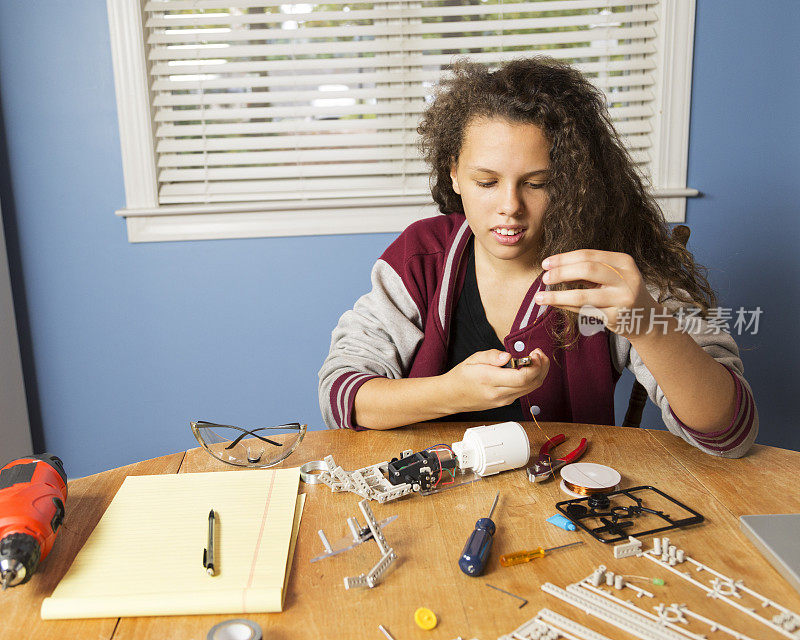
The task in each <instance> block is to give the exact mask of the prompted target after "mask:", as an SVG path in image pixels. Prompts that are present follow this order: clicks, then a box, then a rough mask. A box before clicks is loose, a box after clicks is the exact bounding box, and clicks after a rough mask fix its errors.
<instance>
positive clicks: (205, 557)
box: [203, 549, 208, 569]
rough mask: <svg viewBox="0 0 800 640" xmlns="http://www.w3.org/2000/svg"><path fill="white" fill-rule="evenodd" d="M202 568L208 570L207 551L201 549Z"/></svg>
mask: <svg viewBox="0 0 800 640" xmlns="http://www.w3.org/2000/svg"><path fill="white" fill-rule="evenodd" d="M203 567H204V568H206V569H208V549H203Z"/></svg>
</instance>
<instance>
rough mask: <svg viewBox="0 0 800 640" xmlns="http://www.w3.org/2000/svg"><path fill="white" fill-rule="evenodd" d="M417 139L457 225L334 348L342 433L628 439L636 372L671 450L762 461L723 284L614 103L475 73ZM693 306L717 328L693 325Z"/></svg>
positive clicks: (554, 70) (403, 247) (421, 231)
mask: <svg viewBox="0 0 800 640" xmlns="http://www.w3.org/2000/svg"><path fill="white" fill-rule="evenodd" d="M418 132H419V134H420V135H421V146H422V151H423V154H424V156H425V159H426V161H427V162H428V163H429V165H430V167H431V191H432V195H433V199H434V200H435V202H436V203H437V204H438V206H439V210H440V211H441V212H442V213H443V214H446V215H440V216H435V217H433V218H428V219H425V220H421V221H419V222H416V223H414V224H412V225H410V226H409V227H408V228H407V229H406V230H405V231H404V232H403V233H402V234H401V235H400V237H399V238H398V239H397V240H396V241H395V242H393V243H392V244H391V245H390V246H389V248H388V249H387V250H386V251H385V252H384V254H383V255H382V256H381V258H380V259H379V260H378V262H377V263H376V264H375V266H374V268H373V270H372V290H371V291H370V292H369V293H368V294H366V295H364V296H362V297H361V298H360V299H359V300H358V301H357V302H356V304H355V306H354V308H353V309H352V310H351V311H348V312H346V313H345V314H344V315H343V316H342V317H341V319H340V321H339V324H338V325H337V327H336V329H335V330H334V331H333V335H332V340H331V348H330V353H329V355H328V357H327V359H326V360H325V362H324V364H323V365H322V369H321V370H320V372H319V379H320V386H319V400H320V407H321V409H322V415H323V418H324V420H325V422H326V424H327V425H328V426H337V427H350V428H354V429H358V430H361V429H364V428H369V429H390V428H394V427H398V426H402V425H407V424H412V423H415V422H420V421H423V420H435V419H441V418H445V417H446V418H447V419H448V420H452V421H465V420H480V421H484V422H489V421H501V420H509V419H512V420H525V419H527V418H526V416H530V412H532V413H534V414H535V415H538V418H539V419H541V420H547V421H558V422H583V423H593V424H614V386H615V384H616V382H617V380H618V378H619V376H620V373H621V371H622V369H623V367H627V368H628V369H629V370H631V371H632V372H633V374H634V375H635V376H636V379H637V380H638V381H639V382H641V383H642V385H644V387H645V389H646V390H647V392H648V395H649V397H650V399H651V400H652V401H654V402H655V403H656V404H657V405H658V406H659V407H660V409H661V412H662V416H663V419H664V423H665V424H666V426H667V428H668V429H669V430H670V431H671V432H672V433H674V434H677V435H679V436H680V437H682V438H684V439H685V440H687V441H688V442H690V443H691V444H693V445H695V446H696V447H698V448H700V449H701V450H703V451H705V452H707V453H710V454H712V455H720V456H726V457H739V456H742V455H743V454H744V453H745V452H746V451H747V449H748V448H749V447H750V445H751V444H752V443H753V441H754V439H755V436H756V433H757V430H758V418H757V413H756V408H755V403H754V401H753V396H752V393H751V391H750V387H749V385H748V383H747V382H746V381H745V379H744V377H743V376H742V362H741V360H740V359H739V352H738V348H737V346H736V343H735V342H734V341H733V339H732V338H731V336H730V335H729V334H728V333H724V332H720V331H714V327H713V326H712V325H710V324H709V323H708V322H707V318H708V313H709V309H710V308H711V307H713V306H714V304H715V298H714V293H713V291H712V290H711V288H710V286H709V284H708V281H707V280H706V279H705V277H704V275H703V273H704V270H703V269H702V267H700V266H699V265H697V264H696V263H695V262H694V260H693V258H692V256H691V254H690V253H689V252H688V251H686V249H685V248H684V247H683V246H681V245H680V243H678V242H677V241H675V240H673V239H672V238H671V237H670V234H669V231H668V228H667V226H666V223H665V222H664V218H663V215H662V213H661V211H660V209H659V208H658V206H657V205H656V203H655V202H654V200H653V199H652V197H651V196H649V195H648V194H647V192H646V191H645V188H644V186H643V184H642V180H641V179H640V177H639V175H638V174H637V172H636V170H635V168H634V166H633V164H632V162H631V159H630V157H629V156H628V154H627V152H626V151H625V149H624V147H623V145H622V143H621V142H620V140H619V137H618V135H617V133H616V131H615V130H614V127H613V125H612V123H611V121H610V119H609V116H608V112H607V110H606V106H605V97H604V96H603V94H602V93H601V92H600V91H598V90H597V89H595V88H594V87H593V86H592V85H591V84H590V83H589V82H588V81H587V80H586V79H585V78H584V77H583V76H582V75H581V74H580V73H579V72H578V71H576V70H574V69H572V68H571V67H569V66H567V65H565V64H562V63H560V62H557V61H555V60H552V59H549V58H533V59H521V60H515V61H512V62H509V63H506V64H505V65H503V66H502V67H501V68H500V69H499V70H497V71H495V72H489V70H488V69H487V67H486V66H485V65H482V64H476V63H471V62H468V61H464V60H462V61H459V62H457V63H456V64H455V65H454V68H453V73H452V77H451V78H449V79H447V80H444V81H443V82H442V84H441V85H440V87H439V89H438V91H437V95H436V98H435V101H434V102H433V103H432V104H431V105H430V107H429V108H428V109H427V111H426V112H425V114H424V115H423V117H422V121H421V123H420V125H419V127H418ZM690 306H692V307H699V310H700V312H699V314H698V315H696V316H694V317H692V320H693V322H691V323H689V324H686V323H685V322H679V320H680V319H681V318H684V317H686V315H687V314H686V312H687V308H688V307H690ZM524 356H529V357H530V358H531V363H530V365H528V366H522V367H519V368H515V366H514V365H515V364H517V363H516V362H515V360H516V359H518V358H522V357H524ZM512 358H514V359H515V360H514V361H512Z"/></svg>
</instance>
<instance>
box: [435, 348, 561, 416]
mask: <svg viewBox="0 0 800 640" xmlns="http://www.w3.org/2000/svg"><path fill="white" fill-rule="evenodd" d="M530 357H531V360H532V361H531V364H530V365H528V366H526V367H521V368H519V369H506V368H504V365H505V364H507V363H508V361H509V360H510V359H511V355H510V354H509V353H506V352H505V351H498V350H497V349H490V350H489V351H478V352H477V353H473V354H472V355H471V356H470V357H469V358H467V359H466V360H464V361H463V362H461V363H460V364H458V365H456V366H455V367H453V368H452V369H451V370H450V371H448V372H447V373H445V374H443V375H444V378H445V379H446V381H447V388H448V390H449V395H450V397H449V398H447V399H445V402H446V403H447V404H452V405H453V411H452V413H461V412H464V411H482V410H484V409H493V408H495V407H504V406H506V405H509V404H511V403H512V402H514V401H515V400H516V399H517V398H520V397H522V396H524V395H527V394H529V393H530V392H531V391H533V390H535V389H538V388H539V387H541V386H542V383H543V382H544V379H545V378H546V377H547V372H548V371H549V369H550V360H549V359H548V358H547V356H546V355H544V353H543V352H542V350H541V349H536V350H535V351H532V352H531V354H530Z"/></svg>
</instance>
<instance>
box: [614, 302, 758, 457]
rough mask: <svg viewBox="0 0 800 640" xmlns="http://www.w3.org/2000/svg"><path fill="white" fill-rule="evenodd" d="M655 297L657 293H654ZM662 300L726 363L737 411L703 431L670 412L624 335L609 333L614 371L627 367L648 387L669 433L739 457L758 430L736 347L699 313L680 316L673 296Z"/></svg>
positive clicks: (712, 451) (707, 349) (705, 448)
mask: <svg viewBox="0 0 800 640" xmlns="http://www.w3.org/2000/svg"><path fill="white" fill-rule="evenodd" d="M654 297H656V296H655V295H654ZM662 304H663V305H664V306H665V307H666V308H667V309H668V310H669V311H670V313H671V314H672V315H673V316H678V317H679V322H680V323H681V326H682V327H685V330H686V333H688V334H689V335H690V336H691V337H692V338H693V339H694V341H695V342H697V344H698V345H700V347H702V349H703V351H705V352H706V353H708V354H709V355H710V356H711V357H713V358H714V360H716V361H717V362H719V363H720V364H722V365H723V366H725V368H726V369H727V370H728V371H729V372H730V374H731V376H732V377H733V380H734V384H735V386H736V411H735V414H734V417H733V420H732V422H731V424H730V425H728V427H726V428H725V429H723V430H721V431H717V432H713V433H702V432H699V431H695V430H693V429H692V428H691V427H689V426H687V425H685V424H684V423H683V422H681V421H680V420H679V419H678V417H677V416H676V415H675V414H674V413H673V411H672V409H671V408H670V406H669V402H668V401H667V398H666V396H665V395H664V392H663V391H662V390H661V387H660V386H659V385H658V383H657V382H656V380H655V378H654V377H653V375H652V374H651V373H650V371H649V370H648V369H647V367H646V366H645V364H644V362H643V361H642V358H641V357H640V356H639V354H638V353H637V352H636V349H634V348H633V347H632V346H631V343H630V342H629V341H628V340H627V339H626V338H622V337H620V336H618V335H617V334H615V333H612V334H611V340H610V343H611V359H612V362H613V363H614V366H615V368H616V369H617V371H622V369H623V368H627V369H628V370H630V371H631V372H632V373H633V375H634V376H635V377H636V380H638V381H639V383H640V384H641V385H642V386H643V387H644V388H645V390H646V391H647V395H648V397H649V398H650V400H652V401H653V402H654V403H655V404H656V406H658V407H659V408H660V409H661V417H662V418H663V420H664V424H665V425H666V427H667V429H669V431H670V432H671V433H674V434H675V435H677V436H679V437H681V438H683V439H684V440H686V441H687V442H688V443H690V444H692V445H694V446H695V447H697V448H699V449H701V450H702V451H705V452H706V453H709V454H711V455H715V456H722V457H725V458H740V457H741V456H743V455H744V454H745V453H746V452H747V450H748V449H749V448H750V447H751V445H752V444H753V442H754V441H755V438H756V434H757V433H758V412H757V410H756V405H755V401H754V399H753V393H752V390H751V388H750V385H749V384H748V383H747V380H745V378H744V375H743V374H744V367H743V366H742V361H741V358H740V357H739V347H738V346H737V345H736V342H735V341H734V339H733V337H732V336H731V335H730V333H728V332H727V331H724V330H722V329H721V328H719V327H717V326H714V325H712V324H710V323H709V322H708V321H707V320H705V319H703V318H700V317H699V316H697V317H691V318H690V321H686V320H682V319H680V315H681V312H680V311H679V310H680V309H681V308H682V307H683V305H681V304H680V303H677V302H676V301H675V300H674V299H670V300H667V301H666V302H663V303H662ZM684 311H685V307H684ZM656 330H658V329H656Z"/></svg>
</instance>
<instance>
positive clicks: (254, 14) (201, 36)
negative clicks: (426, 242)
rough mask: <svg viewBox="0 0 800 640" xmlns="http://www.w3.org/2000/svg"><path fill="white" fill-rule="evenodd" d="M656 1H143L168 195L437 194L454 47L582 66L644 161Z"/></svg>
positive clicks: (161, 175)
mask: <svg viewBox="0 0 800 640" xmlns="http://www.w3.org/2000/svg"><path fill="white" fill-rule="evenodd" d="M657 2H658V0H638V1H637V0H557V1H539V2H501V1H499V0H486V1H483V0H464V1H458V0H439V1H424V0H417V1H400V2H352V3H331V4H307V3H298V2H291V3H287V2H283V3H282V2H278V1H270V0H261V1H255V0H253V1H247V0H152V1H147V2H146V3H145V6H144V14H145V15H144V19H145V22H144V35H145V52H146V58H147V61H148V68H149V74H150V96H151V107H152V114H153V121H154V127H153V131H154V135H155V141H154V144H155V151H156V163H157V178H158V198H159V203H160V204H181V203H184V204H188V203H214V202H245V201H250V202H256V201H262V202H266V201H276V200H277V201H296V200H313V199H317V198H320V199H332V198H348V199H352V198H359V197H364V198H378V197H380V198H386V197H394V196H415V195H416V196H420V195H425V194H427V195H429V189H428V178H427V169H426V166H425V165H424V163H423V162H422V160H421V158H420V155H419V150H418V147H417V138H418V136H417V133H416V126H417V123H418V120H419V117H420V114H421V113H422V111H423V110H424V109H425V106H426V104H427V103H428V102H429V101H430V100H431V99H432V96H433V87H434V85H435V84H436V82H437V81H438V80H439V78H440V77H442V74H443V73H447V69H448V66H449V65H450V64H451V63H452V61H453V59H454V58H455V57H457V56H459V55H466V56H468V57H469V58H470V59H472V60H474V61H478V62H485V63H487V64H489V65H490V66H491V65H496V64H497V63H500V62H501V61H504V60H508V59H511V58H516V57H519V56H523V55H534V54H536V53H542V54H546V55H549V56H553V57H555V58H559V59H563V60H566V61H568V62H570V63H572V64H574V65H575V66H576V67H577V68H579V69H581V71H583V72H584V73H585V74H586V75H587V77H588V78H589V79H590V80H591V81H592V82H594V83H595V85H596V86H597V87H599V88H600V89H601V90H602V91H603V92H604V93H605V95H606V96H607V98H608V103H609V110H610V113H611V116H612V118H613V120H614V122H615V124H616V126H617V128H618V130H619V132H620V133H621V134H622V136H623V138H624V140H625V143H626V145H627V146H628V148H629V149H630V151H631V154H632V156H633V157H634V159H635V160H636V162H637V163H639V164H640V166H641V168H642V169H643V171H644V172H645V173H647V165H648V163H649V161H650V155H649V147H650V137H649V135H648V134H649V133H650V131H651V129H652V123H651V120H652V118H653V114H654V109H653V108H652V106H651V102H652V100H653V99H654V95H653V90H652V85H653V84H654V82H655V80H654V77H653V73H654V69H655V66H656V63H655V60H654V55H655V51H656V47H655V43H654V39H655V37H656V29H655V27H654V23H655V21H656V20H657V17H658V16H657V14H656V13H655V11H654V7H653V5H655V4H657ZM349 201H352V200H349Z"/></svg>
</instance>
